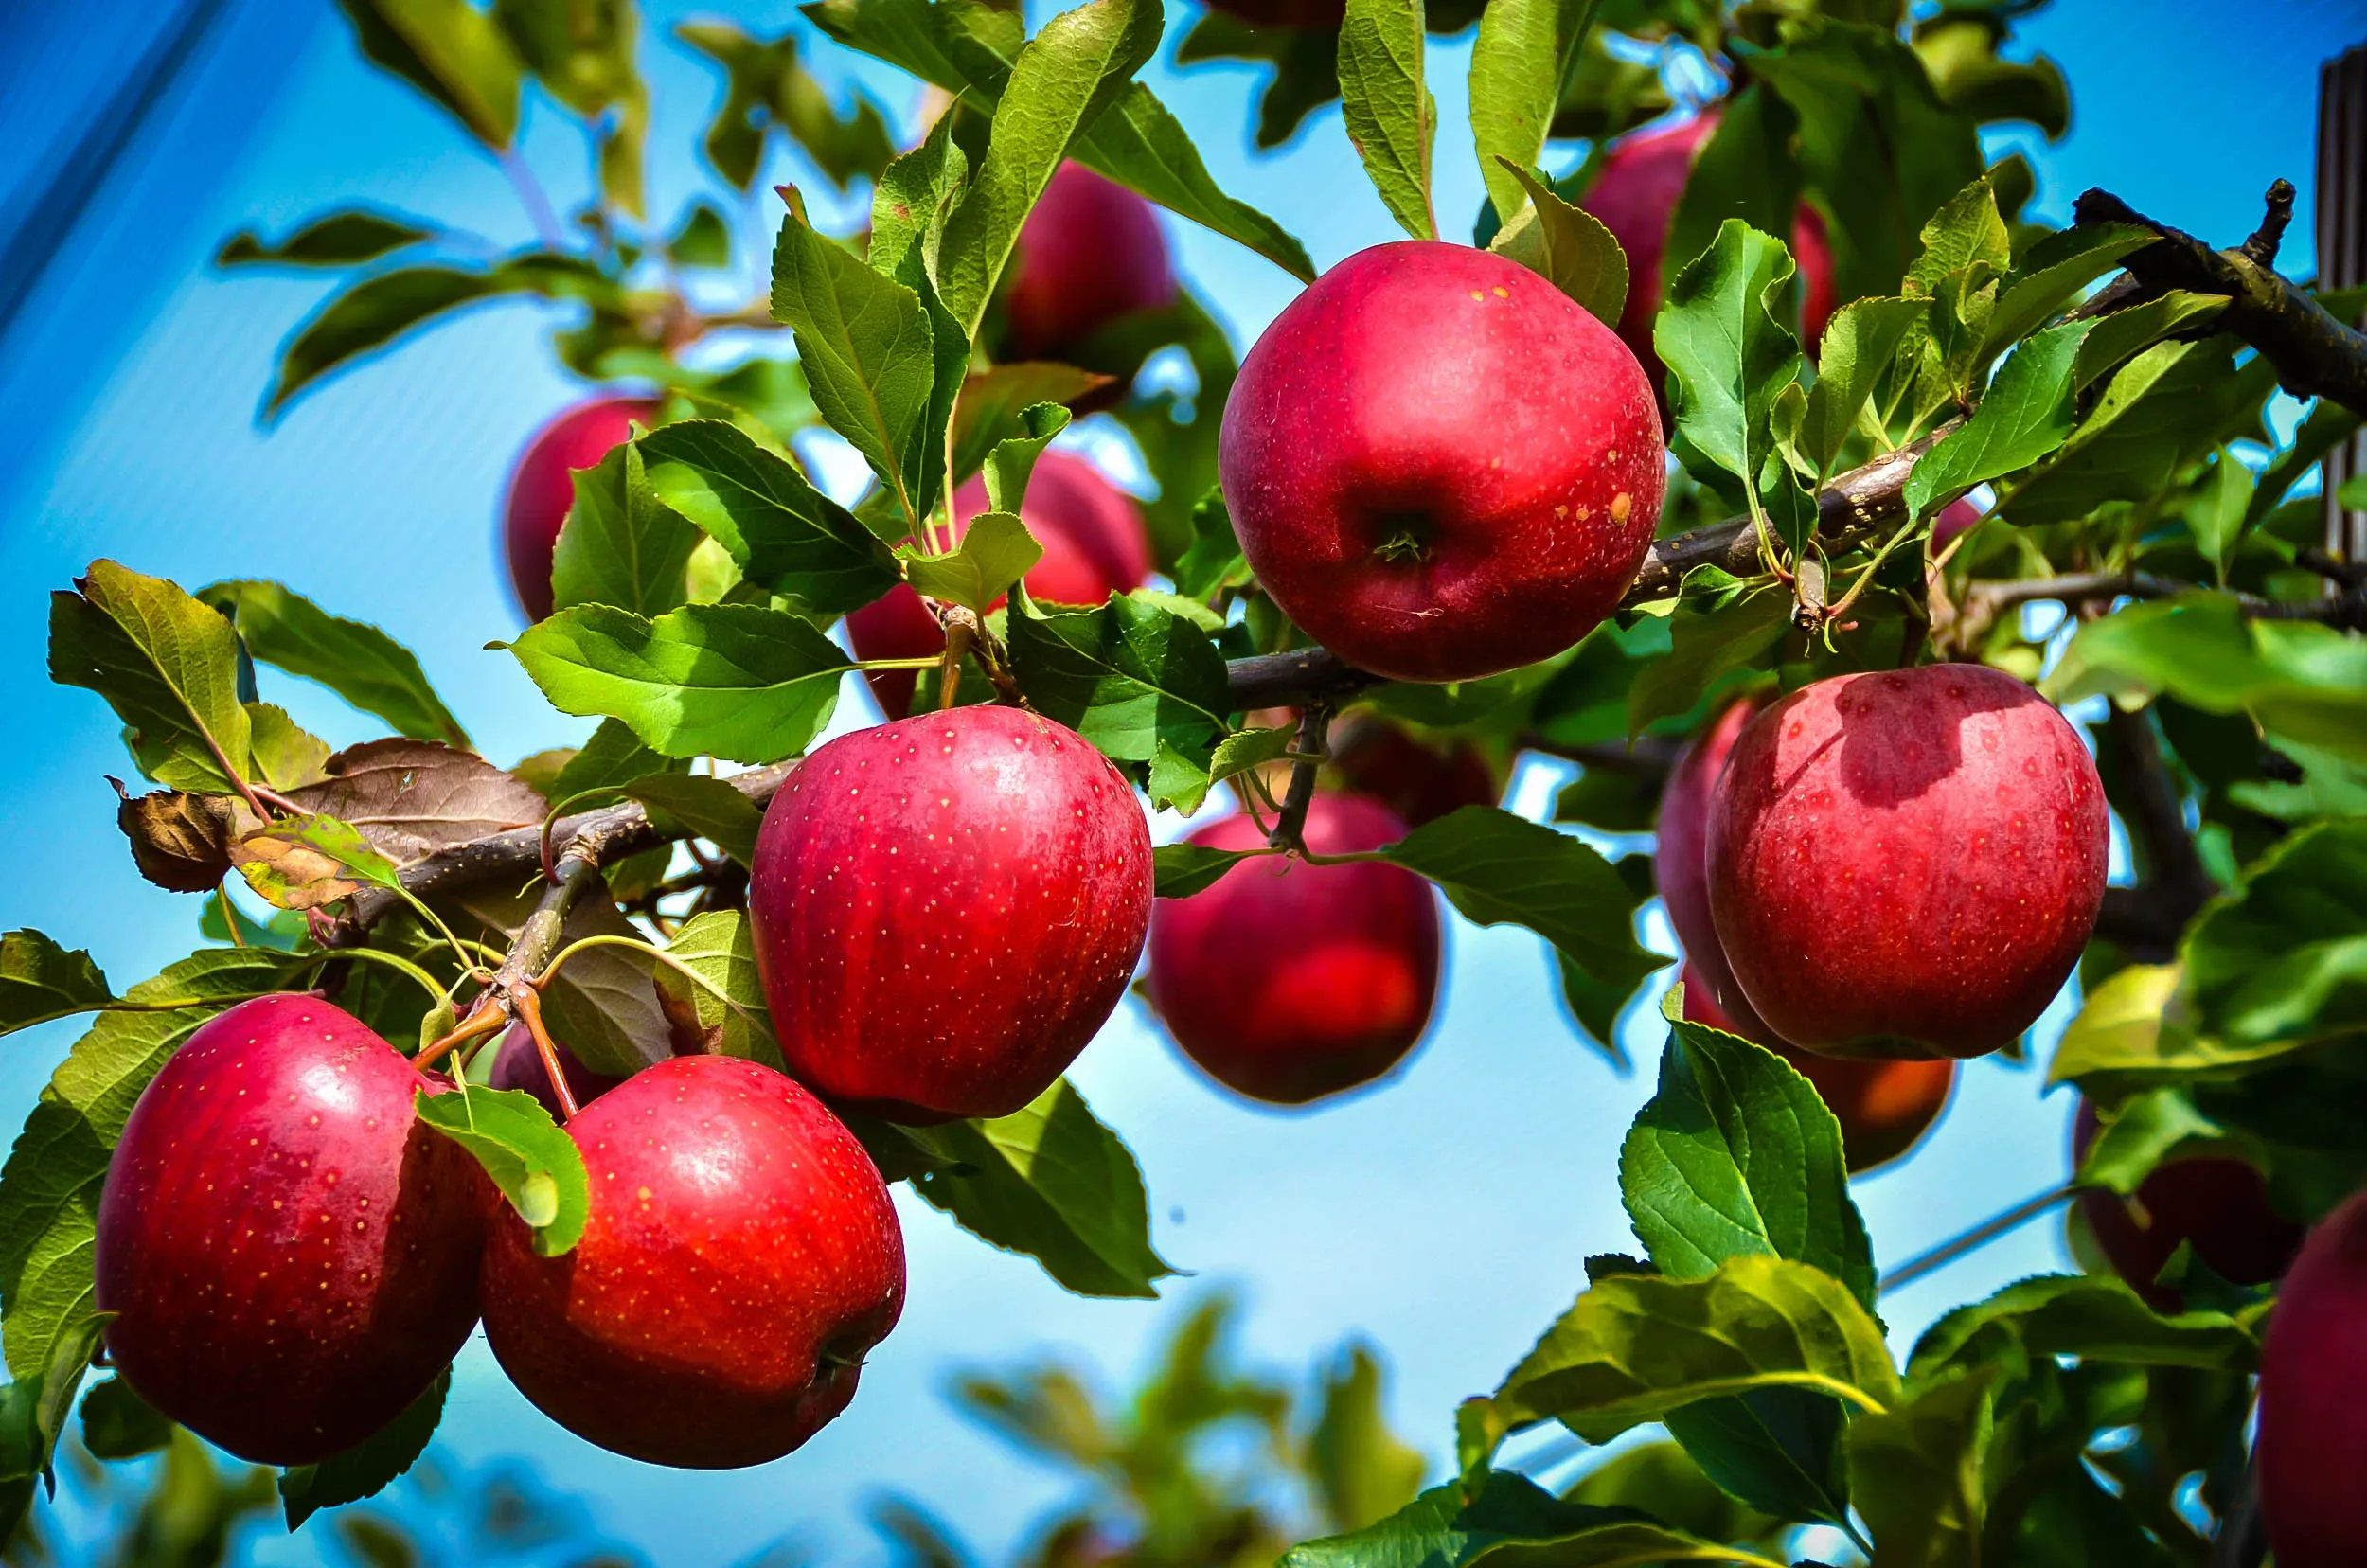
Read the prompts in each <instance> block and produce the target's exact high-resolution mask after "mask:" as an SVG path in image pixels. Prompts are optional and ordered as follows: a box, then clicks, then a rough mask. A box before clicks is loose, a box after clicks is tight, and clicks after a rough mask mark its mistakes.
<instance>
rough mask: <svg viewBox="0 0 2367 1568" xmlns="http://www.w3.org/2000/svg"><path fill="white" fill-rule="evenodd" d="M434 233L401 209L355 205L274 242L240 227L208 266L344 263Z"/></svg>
mask: <svg viewBox="0 0 2367 1568" xmlns="http://www.w3.org/2000/svg"><path fill="white" fill-rule="evenodd" d="M435 232H436V229H435V226H434V225H433V224H430V223H425V222H423V221H421V220H418V219H415V218H411V217H408V216H405V215H404V214H401V213H394V212H372V211H370V210H369V209H367V208H366V207H356V208H352V209H350V210H347V211H344V212H329V213H323V214H322V215H321V216H320V217H318V218H313V219H310V220H307V221H306V223H304V224H303V225H302V226H301V227H299V228H297V229H296V230H295V231H294V233H292V234H290V235H289V236H288V237H287V238H286V239H284V240H279V241H265V240H263V239H262V238H260V237H259V236H258V235H257V234H256V232H255V231H254V230H253V229H240V231H239V232H238V233H236V234H234V235H232V236H231V237H230V238H229V239H228V240H227V241H224V242H223V244H222V249H221V250H219V251H216V252H215V253H214V265H215V266H217V267H237V266H261V265H271V266H283V267H350V266H354V265H356V264H358V263H360V262H364V261H375V260H377V259H378V258H380V257H382V256H384V255H386V254H387V253H388V252H389V251H398V250H400V249H402V248H403V247H404V246H405V245H415V244H418V242H419V241H422V240H425V239H427V238H429V237H430V236H431V235H433V234H435Z"/></svg>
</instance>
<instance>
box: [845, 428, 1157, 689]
mask: <svg viewBox="0 0 2367 1568" xmlns="http://www.w3.org/2000/svg"><path fill="white" fill-rule="evenodd" d="M986 509H987V482H986V480H985V479H983V478H980V477H979V476H977V475H975V474H973V475H971V476H970V482H969V483H968V484H965V485H963V486H962V487H961V489H959V490H955V491H954V492H953V537H954V538H955V539H956V540H959V539H960V538H961V536H962V535H963V534H964V533H966V532H968V531H969V528H970V520H971V519H972V518H975V517H976V516H977V515H978V514H979V513H980V512H983V511H985V510H986ZM1019 515H1020V519H1021V521H1023V522H1024V523H1025V524H1026V525H1027V531H1028V532H1029V533H1031V534H1033V535H1035V536H1036V543H1039V544H1041V545H1042V546H1043V559H1042V560H1041V561H1037V562H1036V564H1035V566H1034V567H1033V568H1032V569H1031V570H1030V571H1029V572H1028V574H1027V579H1026V581H1027V592H1028V594H1029V595H1030V596H1031V597H1035V598H1038V599H1041V600H1042V601H1044V602H1045V603H1047V604H1099V603H1100V602H1101V601H1102V600H1104V599H1106V598H1108V597H1110V596H1111V595H1112V594H1123V593H1126V592H1128V591H1129V590H1130V589H1135V588H1140V587H1141V586H1142V585H1143V583H1144V582H1145V581H1146V580H1147V579H1148V578H1149V576H1150V536H1149V534H1148V531H1146V530H1145V528H1144V526H1143V513H1142V508H1141V507H1139V506H1138V505H1136V504H1135V501H1134V498H1133V497H1132V496H1130V495H1129V494H1127V493H1126V492H1125V491H1124V490H1120V489H1118V488H1117V487H1116V486H1115V485H1113V484H1112V483H1110V481H1109V480H1107V479H1105V478H1103V477H1102V474H1101V471H1100V470H1099V469H1097V468H1095V467H1094V466H1093V464H1091V463H1089V462H1087V461H1085V459H1083V458H1082V457H1075V456H1071V455H1070V454H1067V453H1065V452H1047V453H1045V454H1043V455H1042V456H1041V457H1039V458H1038V459H1037V460H1036V469H1035V472H1034V473H1033V474H1032V475H1031V476H1030V477H1029V479H1028V481H1027V498H1026V499H1025V500H1024V501H1023V502H1022V503H1021V504H1020V508H1019ZM998 602H999V601H998ZM846 635H847V640H848V641H849V642H850V643H851V644H852V645H853V647H854V650H855V657H857V658H858V659H919V658H926V657H927V656H928V655H930V654H932V653H937V652H941V651H943V650H944V648H945V632H944V629H943V628H941V627H939V626H938V625H937V619H936V617H935V616H934V615H931V614H929V609H928V606H926V605H924V604H922V603H921V602H920V596H919V595H918V594H916V593H914V592H913V591H912V589H911V588H910V587H909V586H907V585H904V584H899V585H898V586H897V587H895V588H893V589H891V590H889V591H888V593H887V595H886V596H885V597H881V598H877V599H874V600H872V601H871V602H870V603H869V604H866V605H864V606H863V608H862V609H860V610H858V611H856V612H855V613H854V614H853V615H849V616H847V617H846ZM864 679H866V680H867V681H869V682H870V684H871V695H872V697H873V698H874V699H875V700H876V701H877V702H878V703H879V704H880V711H881V713H883V714H885V715H886V716H887V717H888V718H890V719H901V718H902V717H904V715H905V714H907V713H910V712H911V711H912V705H913V689H914V687H915V686H917V685H918V684H919V679H920V677H919V672H918V671H917V670H911V669H875V670H871V671H869V672H867V673H866V675H865V676H864Z"/></svg>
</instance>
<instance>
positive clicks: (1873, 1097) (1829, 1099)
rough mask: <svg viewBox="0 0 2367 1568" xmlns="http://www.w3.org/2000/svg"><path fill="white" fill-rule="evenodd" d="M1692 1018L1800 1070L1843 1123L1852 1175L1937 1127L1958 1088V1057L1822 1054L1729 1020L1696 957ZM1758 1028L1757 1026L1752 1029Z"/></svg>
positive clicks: (1689, 995) (1690, 977) (1688, 1004)
mask: <svg viewBox="0 0 2367 1568" xmlns="http://www.w3.org/2000/svg"><path fill="white" fill-rule="evenodd" d="M1684 988H1685V1019H1686V1021H1687V1022H1688V1023H1693V1024H1706V1025H1709V1026H1710V1027H1711V1028H1713V1029H1723V1030H1725V1031H1726V1032H1727V1033H1728V1034H1731V1035H1740V1036H1742V1037H1743V1038H1744V1039H1746V1040H1752V1041H1756V1042H1758V1043H1759V1044H1761V1045H1764V1046H1766V1047H1767V1048H1768V1049H1769V1050H1771V1051H1773V1052H1774V1053H1775V1054H1776V1055H1777V1056H1779V1057H1782V1058H1783V1059H1784V1060H1786V1061H1789V1062H1790V1063H1791V1064H1792V1066H1793V1067H1795V1068H1796V1069H1798V1070H1799V1073H1800V1076H1801V1077H1802V1078H1806V1079H1807V1080H1808V1081H1809V1082H1810V1083H1812V1084H1814V1085H1816V1092H1817V1095H1818V1096H1819V1097H1820V1098H1822V1099H1823V1100H1824V1104H1825V1106H1826V1108H1827V1109H1829V1110H1830V1111H1831V1112H1832V1113H1833V1119H1834V1120H1836V1121H1838V1122H1840V1123H1841V1143H1842V1152H1843V1154H1844V1155H1845V1156H1846V1158H1847V1160H1848V1163H1849V1169H1850V1171H1851V1173H1852V1174H1857V1173H1859V1172H1862V1171H1868V1170H1872V1169H1874V1168H1875V1167H1878V1166H1884V1165H1888V1164H1889V1163H1890V1162H1891V1161H1893V1160H1895V1159H1897V1158H1899V1157H1900V1156H1901V1155H1903V1154H1905V1153H1906V1152H1907V1151H1908V1150H1909V1149H1913V1148H1914V1146H1915V1144H1916V1143H1917V1142H1918V1141H1919V1140H1920V1139H1921V1138H1922V1137H1923V1135H1924V1133H1926V1132H1928V1131H1931V1126H1932V1124H1933V1123H1934V1122H1937V1121H1938V1120H1939V1119H1940V1113H1942V1112H1943V1111H1946V1110H1947V1109H1948V1100H1949V1096H1950V1095H1952V1094H1953V1093H1955V1089H1956V1062H1955V1060H1954V1059H1952V1058H1948V1057H1942V1058H1938V1059H1936V1060H1930V1061H1851V1060H1843V1059H1842V1058H1839V1057H1828V1056H1819V1055H1817V1054H1816V1053H1815V1052H1814V1051H1804V1050H1802V1049H1800V1048H1799V1047H1798V1046H1796V1045H1791V1044H1788V1043H1786V1042H1784V1041H1783V1040H1782V1039H1780V1038H1779V1037H1777V1035H1776V1034H1775V1032H1774V1031H1773V1030H1771V1029H1769V1028H1768V1027H1767V1025H1764V1024H1759V1023H1758V1022H1757V1020H1756V1019H1755V1018H1754V1019H1752V1020H1751V1021H1750V1024H1749V1025H1746V1024H1745V1023H1744V1022H1743V1021H1742V1020H1738V1019H1735V1018H1732V1017H1729V1016H1728V1015H1727V1013H1726V1011H1725V1009H1724V1008H1722V1007H1719V1006H1718V1005H1717V1002H1715V1001H1713V1000H1712V999H1711V995H1710V989H1709V987H1708V985H1707V984H1706V983H1704V982H1703V980H1702V977H1701V975H1700V973H1699V972H1698V971H1696V969H1695V968H1694V965H1693V962H1692V961H1691V960H1690V959H1688V960H1687V961H1686V964H1685V970H1684ZM1751 1025H1756V1028H1755V1031H1754V1030H1753V1027H1752V1026H1751Z"/></svg>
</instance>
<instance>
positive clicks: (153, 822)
mask: <svg viewBox="0 0 2367 1568" xmlns="http://www.w3.org/2000/svg"><path fill="white" fill-rule="evenodd" d="M262 825H263V824H262V822H261V820H260V819H259V818H258V817H257V816H256V815H255V813H254V812H253V811H249V810H248V809H247V804H246V802H245V801H243V800H240V799H239V798H238V796H236V795H201V794H185V793H182V792H181V791H179V790H156V791H152V792H151V793H147V794H144V795H126V796H125V797H124V800H123V804H122V805H120V806H118V807H116V826H117V827H118V828H121V829H123V836H124V837H126V838H128V839H130V840H131V841H132V860H133V864H136V865H137V866H138V867H139V868H140V875H141V876H143V877H146V878H147V879H148V880H149V881H150V882H154V883H155V884H156V885H157V886H158V887H169V888H170V889H172V891H174V892H175V893H210V892H212V891H213V889H214V888H215V887H216V886H217V885H218V884H219V883H220V882H222V878H224V877H226V876H228V875H229V874H230V864H231V861H230V848H231V846H232V845H234V844H236V843H237V842H238V841H239V840H240V838H242V837H244V836H245V835H246V834H248V833H251V832H253V831H255V830H256V829H258V828H260V827H261V826H262Z"/></svg>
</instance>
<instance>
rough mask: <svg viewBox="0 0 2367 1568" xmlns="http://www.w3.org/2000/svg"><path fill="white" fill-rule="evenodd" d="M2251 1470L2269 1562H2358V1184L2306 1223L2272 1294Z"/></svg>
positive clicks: (2363, 1345)
mask: <svg viewBox="0 0 2367 1568" xmlns="http://www.w3.org/2000/svg"><path fill="white" fill-rule="evenodd" d="M2252 1470H2253V1474H2254V1476H2255V1478H2256V1480H2257V1483H2258V1486H2259V1488H2260V1513H2261V1521H2262V1523H2264V1524H2266V1525H2267V1527H2268V1533H2269V1547H2270V1549H2271V1550H2272V1551H2273V1552H2274V1553H2275V1554H2276V1561H2277V1565H2278V1568H2356V1565H2357V1564H2358V1563H2361V1562H2367V1510H2362V1509H2361V1508H2360V1507H2359V1506H2358V1478H2359V1477H2360V1476H2361V1475H2362V1474H2367V1194H2362V1195H2359V1196H2357V1197H2353V1198H2352V1199H2350V1201H2348V1202H2347V1203H2344V1204H2343V1205H2342V1206H2341V1207H2340V1208H2338V1209H2336V1210H2335V1211H2334V1212H2333V1213H2332V1214H2330V1215H2328V1216H2326V1218H2324V1219H2323V1220H2321V1221H2318V1223H2317V1224H2316V1225H2315V1226H2314V1227H2312V1228H2311V1230H2310V1232H2309V1238H2308V1239H2307V1240H2306V1241H2305V1242H2303V1243H2302V1250H2301V1256H2298V1257H2297V1258H2295V1259H2294V1260H2293V1266H2292V1268H2291V1269H2290V1270H2288V1271H2287V1274H2286V1275H2285V1283H2284V1285H2283V1286H2282V1287H2280V1288H2279V1290H2278V1292H2277V1304H2276V1310H2275V1312H2274V1313H2272V1314H2271V1315H2270V1316H2269V1333H2268V1338H2267V1340H2266V1341H2265V1342H2264V1344H2263V1345H2262V1346H2261V1352H2260V1430H2259V1434H2258V1436H2257V1437H2256V1438H2255V1439H2254V1441H2253V1445H2252Z"/></svg>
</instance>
